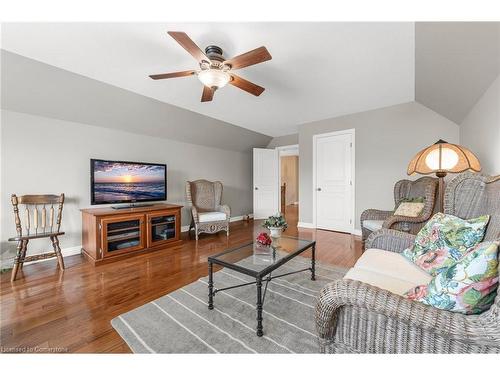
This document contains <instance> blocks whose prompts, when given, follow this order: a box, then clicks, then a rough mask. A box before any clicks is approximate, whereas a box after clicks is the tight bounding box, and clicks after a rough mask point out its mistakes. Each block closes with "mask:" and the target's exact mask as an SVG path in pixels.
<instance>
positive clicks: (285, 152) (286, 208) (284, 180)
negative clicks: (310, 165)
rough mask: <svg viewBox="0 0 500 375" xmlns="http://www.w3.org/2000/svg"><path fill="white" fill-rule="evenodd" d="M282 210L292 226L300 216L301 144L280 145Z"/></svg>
mask: <svg viewBox="0 0 500 375" xmlns="http://www.w3.org/2000/svg"><path fill="white" fill-rule="evenodd" d="M277 149H278V156H279V182H280V211H281V212H282V213H283V214H284V215H285V218H286V220H287V222H288V225H290V226H296V225H297V222H298V218H299V145H291V146H284V147H278V148H277Z"/></svg>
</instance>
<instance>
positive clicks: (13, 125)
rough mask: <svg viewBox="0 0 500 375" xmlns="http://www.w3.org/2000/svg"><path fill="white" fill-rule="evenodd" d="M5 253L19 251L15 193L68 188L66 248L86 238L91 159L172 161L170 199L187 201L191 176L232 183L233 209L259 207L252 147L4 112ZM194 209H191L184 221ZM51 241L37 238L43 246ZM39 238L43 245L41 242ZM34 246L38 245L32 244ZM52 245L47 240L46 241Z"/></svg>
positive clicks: (227, 187)
mask: <svg viewBox="0 0 500 375" xmlns="http://www.w3.org/2000/svg"><path fill="white" fill-rule="evenodd" d="M1 116H2V118H1V120H2V121H1V191H2V196H1V202H0V203H1V216H0V217H1V235H0V240H1V253H2V258H3V259H10V258H12V256H13V247H15V244H13V243H7V242H6V241H7V239H8V238H9V237H10V236H12V235H14V234H15V225H14V220H13V215H12V208H11V204H10V195H11V194H12V193H16V194H18V195H22V194H34V193H40V194H45V193H65V194H66V197H67V200H66V204H65V207H64V211H63V224H62V230H64V231H65V232H66V235H64V236H62V237H61V247H62V248H63V249H64V248H71V247H74V246H79V245H80V244H81V215H80V211H79V209H80V208H83V207H89V206H90V162H89V159H90V158H100V159H110V160H131V161H145V162H158V163H166V164H167V168H168V172H167V189H168V191H167V194H168V197H167V198H168V202H169V203H179V204H184V202H185V194H184V186H185V182H186V181H187V180H193V179H198V178H206V179H208V180H220V181H222V182H223V184H224V193H223V201H224V202H225V203H227V204H229V205H230V206H231V209H232V216H239V215H245V214H249V213H251V212H252V190H251V188H252V158H251V152H238V151H229V150H221V149H217V148H212V147H206V146H199V145H194V144H189V143H182V142H178V141H172V140H167V139H164V138H157V137H151V136H146V135H138V134H133V133H127V132H122V131H117V130H112V129H105V128H101V127H96V126H90V125H85V124H81V123H75V122H69V121H62V120H55V119H51V118H47V117H40V116H33V115H27V114H23V113H19V112H12V111H5V110H3V111H2V112H1ZM189 221H190V215H189V213H188V212H187V210H183V220H182V222H183V225H186V224H189ZM43 242H44V241H42V240H40V241H33V244H32V246H30V248H31V252H36V251H37V249H38V248H40V244H41V243H43ZM37 243H38V246H37ZM30 245H31V244H30ZM44 245H45V247H43V248H45V249H47V246H46V245H48V243H47V244H44Z"/></svg>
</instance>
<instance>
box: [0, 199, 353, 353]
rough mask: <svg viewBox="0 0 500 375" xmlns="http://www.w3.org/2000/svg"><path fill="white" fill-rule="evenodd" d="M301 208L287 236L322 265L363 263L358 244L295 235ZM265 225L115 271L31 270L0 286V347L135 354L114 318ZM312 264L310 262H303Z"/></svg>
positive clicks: (72, 261)
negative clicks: (311, 244)
mask: <svg viewBox="0 0 500 375" xmlns="http://www.w3.org/2000/svg"><path fill="white" fill-rule="evenodd" d="M296 210H297V207H296V206H288V207H287V210H286V217H287V221H288V222H289V228H288V229H287V231H286V233H285V234H286V235H289V236H299V237H301V238H310V239H311V238H314V239H316V241H317V247H316V249H317V259H318V260H319V261H321V262H324V263H329V264H334V265H338V266H343V267H350V266H352V265H353V264H354V263H355V261H356V259H357V258H358V257H359V256H360V255H361V242H360V239H359V238H358V237H355V236H352V235H349V234H343V233H336V232H328V231H319V230H318V231H316V230H312V229H298V228H297V212H296ZM261 230H262V228H261V226H260V222H258V221H255V222H254V221H253V220H251V221H249V222H244V221H241V222H235V223H232V224H231V235H230V236H229V238H227V237H226V235H225V233H219V234H217V235H202V236H200V240H199V241H198V243H196V241H194V240H192V239H191V240H190V239H188V236H187V233H183V239H184V242H183V244H182V245H179V246H177V247H174V248H170V249H163V250H157V251H154V252H150V253H147V254H142V255H138V256H135V257H132V258H128V259H123V260H120V261H117V262H114V263H108V264H102V265H99V266H96V267H95V266H93V265H92V264H90V263H88V262H87V261H86V260H85V259H84V258H83V256H79V255H76V256H70V257H66V258H65V263H66V270H65V272H64V273H60V272H58V271H57V269H56V261H55V260H50V261H46V262H42V263H36V264H32V265H26V266H25V267H24V269H23V270H22V271H20V272H19V274H18V280H17V281H15V282H14V283H12V284H11V282H10V279H9V278H10V274H9V273H5V274H3V275H1V278H0V287H1V289H0V295H1V316H0V325H1V330H0V347H1V350H2V351H4V352H5V351H9V350H11V349H10V348H21V349H20V350H23V349H24V348H37V349H36V350H38V351H41V352H47V351H51V352H54V351H55V352H58V351H60V352H87V353H101V352H119V353H128V352H130V349H129V348H128V346H127V345H126V344H125V342H124V341H123V340H122V339H121V338H120V336H119V335H118V334H117V333H116V331H115V330H114V329H113V328H112V327H111V324H110V321H111V319H112V318H114V317H116V316H117V315H119V314H121V313H124V312H126V311H129V310H131V309H134V308H136V307H138V306H141V305H143V304H145V303H147V302H149V301H152V300H154V299H156V298H159V297H161V296H163V295H165V294H167V293H169V292H171V291H173V290H175V289H178V288H180V287H182V286H184V285H186V284H189V283H191V282H193V281H195V280H197V279H198V278H200V277H203V276H206V275H207V257H208V256H210V255H212V254H215V253H217V252H220V251H222V250H224V249H226V248H227V247H228V246H236V245H239V244H243V243H245V242H248V241H250V240H251V239H252V238H253V237H254V236H255V235H256V234H257V233H259V232H260V231H261ZM306 256H307V255H306Z"/></svg>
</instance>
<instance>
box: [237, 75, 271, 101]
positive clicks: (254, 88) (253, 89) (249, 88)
mask: <svg viewBox="0 0 500 375" xmlns="http://www.w3.org/2000/svg"><path fill="white" fill-rule="evenodd" d="M231 78H232V80H231V81H229V83H230V84H231V85H233V86H236V87H238V88H239V89H242V90H244V91H246V92H249V93H250V94H252V95H255V96H259V95H260V94H262V93H263V92H264V90H265V88H264V87H260V86H258V85H256V84H255V83H252V82H250V81H247V80H246V79H243V78H241V77H238V76H237V75H236V74H231Z"/></svg>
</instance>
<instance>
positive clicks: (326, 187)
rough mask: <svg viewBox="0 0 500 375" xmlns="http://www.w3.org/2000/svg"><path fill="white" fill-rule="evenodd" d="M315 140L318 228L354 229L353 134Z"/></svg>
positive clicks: (316, 138) (325, 136)
mask: <svg viewBox="0 0 500 375" xmlns="http://www.w3.org/2000/svg"><path fill="white" fill-rule="evenodd" d="M315 142H316V143H315V153H316V155H315V160H316V163H315V164H316V184H315V187H314V188H315V191H314V193H315V195H316V199H315V201H316V210H315V211H316V227H317V228H319V229H327V230H335V231H340V232H352V229H353V216H354V213H353V209H354V204H353V197H354V187H353V182H352V180H353V179H352V177H353V176H352V167H353V166H354V163H353V161H354V152H353V148H352V143H353V134H352V133H341V134H338V135H324V136H317V137H315Z"/></svg>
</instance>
